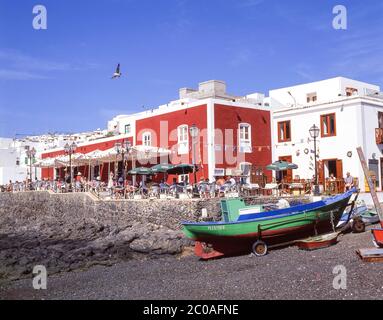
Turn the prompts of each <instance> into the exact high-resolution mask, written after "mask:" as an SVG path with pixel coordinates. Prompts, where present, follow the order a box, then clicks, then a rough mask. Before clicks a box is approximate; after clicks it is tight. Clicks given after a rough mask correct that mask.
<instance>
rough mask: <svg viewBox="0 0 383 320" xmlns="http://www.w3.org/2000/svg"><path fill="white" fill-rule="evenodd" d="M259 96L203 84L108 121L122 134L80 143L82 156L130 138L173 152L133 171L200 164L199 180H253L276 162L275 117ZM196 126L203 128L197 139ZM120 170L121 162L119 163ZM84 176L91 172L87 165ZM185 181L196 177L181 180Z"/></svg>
mask: <svg viewBox="0 0 383 320" xmlns="http://www.w3.org/2000/svg"><path fill="white" fill-rule="evenodd" d="M262 98H263V97H261V96H260V95H259V94H253V95H250V96H246V97H236V96H231V95H228V94H227V93H226V85H225V83H224V82H221V81H208V82H204V83H201V84H200V85H199V89H198V90H193V89H186V88H183V89H180V99H179V100H177V101H173V102H170V103H169V104H167V105H164V106H160V107H159V108H157V109H154V110H149V111H146V112H142V113H138V114H133V115H128V116H118V117H116V118H114V119H113V120H111V121H109V123H108V129H109V131H114V132H115V133H120V135H117V136H115V137H112V138H108V139H103V140H100V141H98V142H92V143H88V144H86V145H81V146H79V148H78V149H77V152H79V153H88V152H91V151H94V150H96V149H99V150H108V149H111V148H113V147H114V144H115V143H116V142H121V141H122V140H124V139H129V140H130V141H131V143H132V144H133V145H135V146H142V148H144V149H145V148H148V149H149V148H152V147H159V148H163V149H167V150H169V153H168V154H166V156H162V157H161V158H159V157H150V158H148V157H143V159H141V160H138V159H137V160H136V161H135V163H134V164H133V163H131V164H130V167H137V166H152V165H155V164H157V163H159V162H161V163H163V162H167V161H169V162H170V163H173V164H178V163H193V162H195V163H196V164H198V165H199V168H200V169H199V171H198V173H197V179H198V180H199V179H200V178H201V177H204V178H209V179H210V180H211V179H213V178H214V177H215V176H228V175H237V176H238V175H243V178H244V179H247V180H248V181H254V180H255V179H256V176H257V175H263V174H268V175H270V173H266V172H265V171H263V170H262V168H264V167H265V166H266V165H267V164H269V163H271V159H272V155H271V154H272V151H271V124H270V122H271V116H270V111H269V108H268V107H265V106H264V105H263V104H262V101H263V99H262ZM191 127H197V128H198V129H199V135H198V137H197V138H194V139H193V138H192V137H191V134H190V129H191ZM62 154H64V151H63V150H57V151H52V152H48V153H46V154H44V155H43V158H49V157H56V156H58V155H62ZM120 166H121V164H120ZM79 170H82V173H83V174H87V170H89V168H87V167H83V168H80V169H79ZM98 170H99V172H101V174H102V178H103V179H104V180H105V179H107V176H108V172H110V171H111V170H114V163H110V164H109V163H108V164H105V163H104V164H103V167H102V168H101V167H99V168H98ZM53 174H54V172H53V169H46V170H44V171H43V177H46V178H47V177H48V176H49V177H52V175H53ZM55 174H58V173H57V172H56V173H55ZM269 178H271V176H269ZM179 179H180V180H183V179H189V181H191V182H194V181H193V177H192V176H191V177H188V176H186V175H185V176H180V177H179Z"/></svg>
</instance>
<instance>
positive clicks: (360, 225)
mask: <svg viewBox="0 0 383 320" xmlns="http://www.w3.org/2000/svg"><path fill="white" fill-rule="evenodd" d="M351 228H352V232H353V233H363V232H365V231H366V224H365V223H364V222H363V221H362V220H360V219H357V220H354V221H353V223H352V227H351Z"/></svg>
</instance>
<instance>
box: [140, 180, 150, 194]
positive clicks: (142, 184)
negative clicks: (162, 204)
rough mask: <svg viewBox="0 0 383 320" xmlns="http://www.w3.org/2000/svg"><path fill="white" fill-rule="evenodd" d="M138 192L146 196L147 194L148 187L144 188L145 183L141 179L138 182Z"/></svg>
mask: <svg viewBox="0 0 383 320" xmlns="http://www.w3.org/2000/svg"><path fill="white" fill-rule="evenodd" d="M140 190H141V192H142V193H143V194H147V193H148V187H147V186H146V183H145V181H144V179H142V180H141V181H140Z"/></svg>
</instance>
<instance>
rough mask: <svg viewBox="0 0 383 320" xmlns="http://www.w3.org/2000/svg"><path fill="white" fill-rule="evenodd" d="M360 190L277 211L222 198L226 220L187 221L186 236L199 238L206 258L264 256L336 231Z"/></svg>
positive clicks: (197, 246) (199, 248) (198, 248)
mask: <svg viewBox="0 0 383 320" xmlns="http://www.w3.org/2000/svg"><path fill="white" fill-rule="evenodd" d="M355 192H357V190H356V189H353V190H350V191H348V192H346V193H344V194H341V195H337V196H334V197H329V198H325V199H322V200H320V201H316V202H310V203H306V204H299V205H295V206H290V207H287V208H283V209H278V210H273V211H262V206H246V204H245V202H244V201H243V200H242V199H224V200H222V201H221V210H222V217H223V218H222V221H219V222H183V223H182V225H183V231H184V233H185V235H186V236H187V237H188V238H190V239H192V240H194V241H196V243H195V254H196V255H197V256H199V257H201V258H202V259H211V258H217V257H221V256H226V255H237V254H241V253H250V252H251V251H252V252H253V253H254V254H255V255H257V256H262V255H265V254H266V253H267V250H268V247H269V246H270V247H272V246H276V245H280V244H287V243H289V242H291V241H294V240H298V239H304V238H307V237H312V236H317V235H321V234H325V233H328V232H331V231H335V226H336V225H337V224H338V222H339V220H340V218H341V216H342V214H343V212H344V210H345V208H346V207H347V206H348V205H349V201H350V198H351V196H352V194H353V193H355Z"/></svg>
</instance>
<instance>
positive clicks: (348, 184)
mask: <svg viewBox="0 0 383 320" xmlns="http://www.w3.org/2000/svg"><path fill="white" fill-rule="evenodd" d="M353 187H354V178H353V177H352V176H351V174H350V172H347V174H346V178H344V189H345V191H348V190H350V189H352V188H353Z"/></svg>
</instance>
